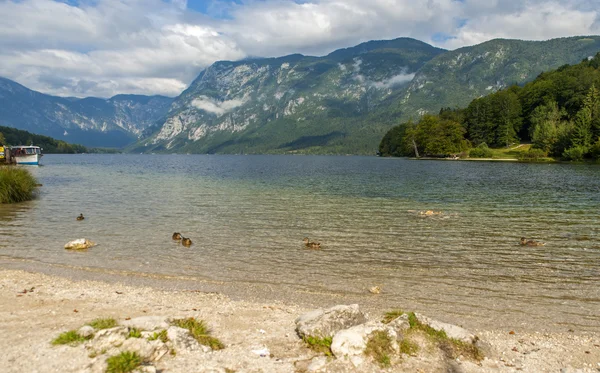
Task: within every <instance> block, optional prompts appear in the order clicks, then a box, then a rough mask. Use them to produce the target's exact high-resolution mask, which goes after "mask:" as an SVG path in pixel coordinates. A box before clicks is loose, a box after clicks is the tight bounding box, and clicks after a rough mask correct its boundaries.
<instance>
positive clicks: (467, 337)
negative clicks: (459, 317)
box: [415, 313, 478, 343]
mask: <svg viewBox="0 0 600 373" xmlns="http://www.w3.org/2000/svg"><path fill="white" fill-rule="evenodd" d="M415 316H416V317H417V320H419V321H420V322H421V323H423V324H425V325H429V326H430V327H432V328H433V329H435V330H438V331H441V330H443V331H444V332H446V335H447V336H448V337H449V338H453V339H458V340H459V341H462V342H465V343H475V342H476V341H477V340H478V338H477V337H476V336H475V335H474V334H473V333H471V332H470V331H468V330H466V329H464V328H461V327H460V326H457V325H452V324H447V323H445V322H441V321H438V320H434V319H431V318H429V317H427V316H425V315H421V314H419V313H415Z"/></svg>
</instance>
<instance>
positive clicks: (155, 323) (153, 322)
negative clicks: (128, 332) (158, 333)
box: [121, 316, 170, 331]
mask: <svg viewBox="0 0 600 373" xmlns="http://www.w3.org/2000/svg"><path fill="white" fill-rule="evenodd" d="M121 325H123V326H127V327H130V328H137V329H140V330H148V331H151V330H157V329H167V328H168V327H169V326H170V324H169V323H168V322H167V319H166V318H165V317H161V316H141V317H136V318H133V319H131V320H125V321H123V322H122V323H121Z"/></svg>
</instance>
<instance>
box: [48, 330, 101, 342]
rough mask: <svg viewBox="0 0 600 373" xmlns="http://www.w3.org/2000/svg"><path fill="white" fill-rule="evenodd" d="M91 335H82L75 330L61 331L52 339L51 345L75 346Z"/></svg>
mask: <svg viewBox="0 0 600 373" xmlns="http://www.w3.org/2000/svg"><path fill="white" fill-rule="evenodd" d="M92 337H93V336H89V337H84V336H82V335H80V334H79V333H77V331H76V330H69V331H68V332H64V333H61V334H60V335H59V336H58V337H56V339H54V340H53V341H52V344H53V345H55V346H56V345H69V346H77V345H78V344H80V343H83V342H85V341H87V340H89V339H91V338H92Z"/></svg>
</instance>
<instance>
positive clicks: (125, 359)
mask: <svg viewBox="0 0 600 373" xmlns="http://www.w3.org/2000/svg"><path fill="white" fill-rule="evenodd" d="M106 364H107V367H106V373H129V372H133V371H134V370H135V369H137V368H138V367H139V366H140V365H142V358H141V357H140V355H138V354H137V352H131V351H123V352H121V353H120V354H119V355H115V356H111V357H109V358H108V359H106Z"/></svg>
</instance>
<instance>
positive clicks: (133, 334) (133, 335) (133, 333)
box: [127, 328, 142, 338]
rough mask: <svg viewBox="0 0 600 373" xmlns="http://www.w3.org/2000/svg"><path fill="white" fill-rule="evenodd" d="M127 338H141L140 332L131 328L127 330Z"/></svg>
mask: <svg viewBox="0 0 600 373" xmlns="http://www.w3.org/2000/svg"><path fill="white" fill-rule="evenodd" d="M127 338H142V331H141V330H139V329H138V328H131V329H129V334H128V335H127Z"/></svg>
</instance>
